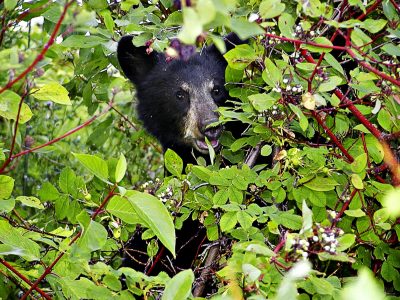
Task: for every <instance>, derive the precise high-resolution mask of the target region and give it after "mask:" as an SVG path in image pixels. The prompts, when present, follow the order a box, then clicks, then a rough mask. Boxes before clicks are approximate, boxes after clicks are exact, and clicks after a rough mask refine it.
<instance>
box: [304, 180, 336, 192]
mask: <svg viewBox="0 0 400 300" xmlns="http://www.w3.org/2000/svg"><path fill="white" fill-rule="evenodd" d="M337 185H339V183H337V182H336V181H335V179H333V178H330V177H329V178H327V177H319V176H317V177H315V178H314V179H313V180H311V181H309V182H306V183H305V184H304V186H306V187H308V188H309V189H310V190H313V191H319V192H327V191H331V190H334V189H335V186H337Z"/></svg>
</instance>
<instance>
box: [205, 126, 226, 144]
mask: <svg viewBox="0 0 400 300" xmlns="http://www.w3.org/2000/svg"><path fill="white" fill-rule="evenodd" d="M221 132H222V126H218V127H210V128H207V129H206V130H205V131H204V132H203V133H204V135H205V136H206V137H207V138H208V139H209V140H210V141H215V140H218V138H219V137H220V135H221Z"/></svg>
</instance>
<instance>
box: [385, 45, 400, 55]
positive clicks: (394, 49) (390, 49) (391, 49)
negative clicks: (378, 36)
mask: <svg viewBox="0 0 400 300" xmlns="http://www.w3.org/2000/svg"><path fill="white" fill-rule="evenodd" d="M382 50H383V51H385V52H386V53H387V54H389V55H393V56H400V47H399V46H395V45H393V44H386V45H383V46H382Z"/></svg>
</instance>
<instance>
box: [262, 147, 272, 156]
mask: <svg viewBox="0 0 400 300" xmlns="http://www.w3.org/2000/svg"><path fill="white" fill-rule="evenodd" d="M271 153H272V147H271V146H270V145H264V146H262V148H261V155H262V156H269V155H270V154H271Z"/></svg>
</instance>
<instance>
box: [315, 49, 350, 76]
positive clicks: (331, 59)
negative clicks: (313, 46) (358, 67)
mask: <svg viewBox="0 0 400 300" xmlns="http://www.w3.org/2000/svg"><path fill="white" fill-rule="evenodd" d="M324 59H325V60H326V62H327V63H328V64H330V65H331V66H332V67H333V68H334V69H335V70H336V71H338V72H340V73H341V74H343V75H345V73H344V70H343V67H342V65H341V64H340V63H339V62H338V61H337V59H336V58H335V57H334V56H333V55H332V54H330V53H325V56H324ZM314 66H315V65H314Z"/></svg>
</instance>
